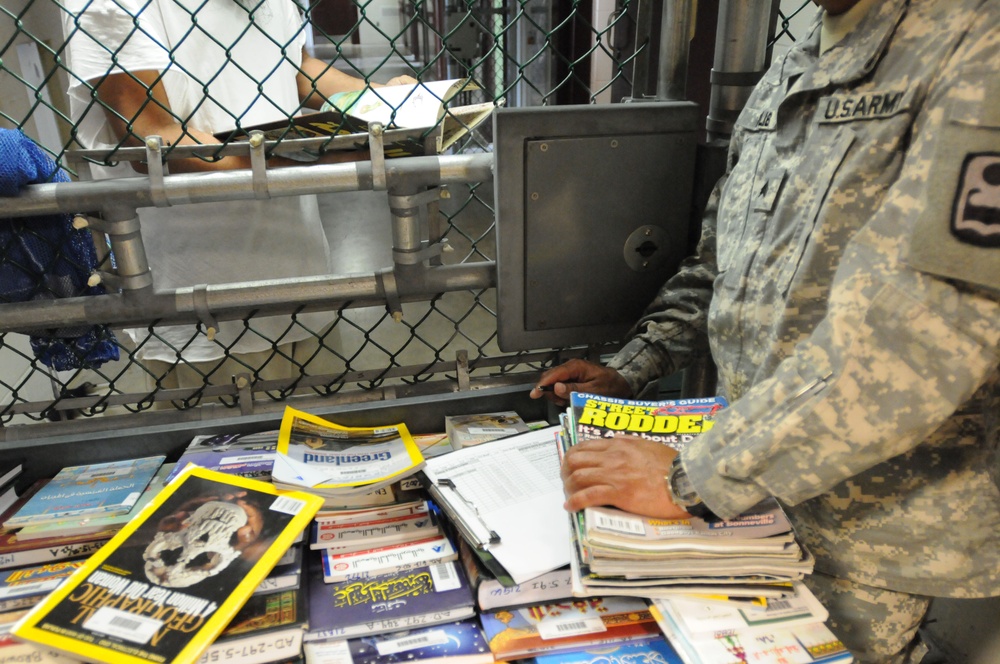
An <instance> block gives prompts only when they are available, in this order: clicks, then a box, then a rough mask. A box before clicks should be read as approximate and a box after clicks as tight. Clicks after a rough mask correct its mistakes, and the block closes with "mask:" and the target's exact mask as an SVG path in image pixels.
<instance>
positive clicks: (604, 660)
mask: <svg viewBox="0 0 1000 664" xmlns="http://www.w3.org/2000/svg"><path fill="white" fill-rule="evenodd" d="M534 664H684V662H683V660H681V658H680V655H678V654H677V651H676V650H674V649H673V647H672V646H671V645H670V644H669V643H667V640H666V639H664V638H663V637H662V636H661V637H656V638H654V639H650V640H649V641H634V642H629V643H613V644H611V645H606V646H596V647H593V648H584V649H583V650H573V651H570V652H565V653H556V654H553V655H538V656H537V657H535V661H534Z"/></svg>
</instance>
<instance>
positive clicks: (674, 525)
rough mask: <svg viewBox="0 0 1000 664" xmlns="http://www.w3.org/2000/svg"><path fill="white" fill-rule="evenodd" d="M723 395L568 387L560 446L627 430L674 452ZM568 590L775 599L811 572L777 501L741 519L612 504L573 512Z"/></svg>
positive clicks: (707, 422) (704, 426) (705, 423)
mask: <svg viewBox="0 0 1000 664" xmlns="http://www.w3.org/2000/svg"><path fill="white" fill-rule="evenodd" d="M725 405H726V402H725V400H724V399H722V398H720V397H715V398H707V399H685V400H679V401H672V400H671V401H636V400H625V399H615V398H612V397H602V396H597V395H593V394H585V393H573V394H572V395H571V400H570V405H569V407H568V408H567V412H566V413H565V415H564V416H563V418H562V420H563V430H562V435H561V436H560V441H561V445H562V448H563V450H564V451H565V450H568V449H569V448H570V447H571V446H573V445H577V444H580V443H581V442H583V441H585V440H589V439H593V438H607V437H612V436H631V437H635V438H637V439H647V440H653V441H655V442H659V443H663V444H665V445H671V446H672V447H675V448H676V449H678V450H680V449H682V448H683V446H684V445H685V444H686V443H688V442H690V441H691V440H693V439H694V438H695V437H696V436H698V435H699V434H700V433H702V432H704V431H707V430H708V429H710V428H711V426H712V418H713V417H714V415H715V413H716V412H718V410H720V409H721V408H723V407H725ZM570 519H571V524H572V526H571V527H572V531H573V537H574V543H575V546H574V547H573V548H574V555H573V557H572V559H571V569H572V573H573V586H574V587H573V593H574V595H577V596H588V595H632V596H640V597H652V598H655V597H670V596H675V595H679V594H700V595H715V596H718V595H724V596H729V597H781V596H783V595H785V594H787V593H788V592H789V591H790V589H791V587H792V583H793V582H794V581H796V580H799V579H801V578H802V577H803V576H805V575H806V574H809V573H810V572H812V568H813V558H812V557H811V556H810V555H809V553H808V551H806V550H805V549H804V548H803V547H802V546H801V545H800V544H799V543H798V541H797V540H796V538H795V533H794V532H793V530H792V526H791V524H790V523H789V521H788V518H787V517H786V515H785V513H784V512H783V511H782V509H781V506H780V505H779V504H778V503H777V501H775V500H773V499H768V500H765V501H764V502H762V503H760V504H759V505H757V506H756V507H754V508H753V509H751V510H748V511H747V512H745V513H744V514H742V515H740V516H739V517H738V518H736V519H733V520H729V521H723V520H714V519H711V518H709V519H701V518H698V517H694V516H692V517H688V518H684V519H657V518H650V517H646V516H641V515H638V514H634V513H631V512H626V511H623V510H620V509H615V508H611V507H588V508H586V509H584V510H581V511H579V512H575V513H573V514H572V515H571V516H570Z"/></svg>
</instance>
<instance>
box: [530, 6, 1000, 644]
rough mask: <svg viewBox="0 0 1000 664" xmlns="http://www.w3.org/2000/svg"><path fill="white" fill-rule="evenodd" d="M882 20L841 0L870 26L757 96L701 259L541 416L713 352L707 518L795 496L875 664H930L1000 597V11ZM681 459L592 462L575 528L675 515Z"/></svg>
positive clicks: (589, 451)
mask: <svg viewBox="0 0 1000 664" xmlns="http://www.w3.org/2000/svg"><path fill="white" fill-rule="evenodd" d="M862 3H863V5H859V3H858V0H840V1H839V2H837V1H836V0H823V1H818V2H817V4H820V5H822V6H824V7H825V8H826V9H827V10H829V11H830V14H835V13H838V12H839V11H840V10H843V9H844V8H845V7H846V8H851V7H855V5H859V6H858V7H855V9H860V10H863V12H864V13H863V17H862V18H861V20H860V23H858V24H857V25H856V26H855V27H854V28H853V29H852V30H850V31H849V32H848V33H847V34H846V35H844V37H843V39H841V41H839V42H838V43H837V44H836V45H835V46H833V47H832V48H831V49H829V50H828V51H825V52H823V53H822V54H821V52H820V35H821V32H822V29H821V23H822V21H817V24H816V25H815V26H814V28H813V29H812V30H811V32H810V34H809V36H807V37H806V38H805V39H804V40H803V41H802V42H800V43H799V44H797V45H796V46H795V47H794V48H793V49H791V50H790V51H789V52H788V53H787V54H786V55H785V56H784V57H783V58H781V59H780V60H778V61H776V62H775V63H774V64H773V66H772V67H771V68H770V70H769V71H768V72H767V74H766V75H765V77H764V78H763V80H762V81H761V82H760V83H759V84H758V85H757V87H756V89H755V91H754V93H753V95H752V96H751V98H750V100H749V101H748V103H747V105H746V107H745V108H744V110H743V112H742V113H741V115H740V117H739V119H738V121H737V124H736V128H735V131H734V135H733V138H732V143H731V146H730V153H729V161H728V167H727V172H726V175H725V176H724V177H723V179H722V180H721V181H720V183H719V185H718V187H717V188H716V190H715V193H714V194H713V197H712V200H711V202H710V205H709V211H708V213H707V215H706V219H705V220H704V227H703V233H702V238H701V242H700V244H699V248H698V252H697V254H696V256H694V257H693V258H691V259H689V260H688V261H686V262H685V264H684V265H683V266H682V268H681V270H680V272H679V273H678V274H677V275H676V276H675V277H673V278H672V279H670V281H668V283H667V284H666V285H665V286H664V288H663V289H662V290H661V292H660V293H659V295H658V296H657V298H656V300H655V301H654V302H653V303H652V305H651V306H650V307H649V309H648V310H647V313H646V314H645V316H644V317H643V318H642V319H641V321H640V322H639V323H638V324H637V327H636V328H635V331H634V335H633V337H632V338H631V340H630V341H629V342H628V343H627V345H626V346H625V347H624V348H623V349H622V350H621V351H620V352H619V353H618V354H617V355H616V356H615V357H614V358H613V359H612V361H611V362H610V364H609V367H600V366H598V365H595V364H591V363H587V362H583V361H580V360H574V361H571V362H569V363H567V364H564V365H561V366H559V367H556V368H554V369H550V370H549V371H547V372H546V373H545V374H543V376H542V378H541V380H540V381H539V386H541V385H551V386H553V387H554V391H552V392H545V393H543V392H542V391H541V390H539V389H537V388H536V389H535V390H533V391H532V396H533V397H535V398H538V397H542V396H543V395H544V396H546V397H548V398H550V399H553V400H554V401H556V402H557V403H560V404H563V403H565V400H566V397H567V396H568V394H569V391H570V390H578V391H585V392H598V393H603V394H608V395H613V396H626V397H627V396H632V395H638V394H639V393H640V392H641V391H642V390H643V389H644V387H645V386H646V385H647V384H648V383H649V382H650V381H652V380H654V379H656V378H658V377H660V376H665V375H669V374H672V373H673V372H675V371H677V370H679V369H681V368H683V367H684V366H686V365H688V364H689V363H690V362H691V361H692V360H694V359H697V358H702V357H704V356H705V354H706V353H709V352H710V353H711V356H712V358H713V359H714V362H715V364H716V366H717V368H718V372H719V377H720V381H719V382H720V392H721V393H722V394H723V395H725V396H726V397H728V398H729V400H730V401H731V406H730V407H729V408H728V409H726V410H724V411H722V412H721V413H720V414H719V415H718V417H717V420H716V423H715V426H714V428H713V429H712V430H711V431H710V432H708V433H706V434H704V435H702V436H701V437H699V438H698V439H697V440H696V442H694V443H692V444H690V445H689V446H688V447H687V448H685V450H684V452H683V457H682V459H681V461H680V462H679V463H680V466H681V471H682V472H683V473H686V474H687V477H688V479H689V480H690V485H691V486H692V487H693V489H694V490H695V491H696V493H697V496H698V498H700V500H701V501H703V504H704V505H705V506H707V507H708V508H710V509H711V510H712V511H713V512H715V513H716V514H717V515H719V516H721V517H733V516H736V515H737V514H739V513H740V512H742V511H744V510H746V509H747V508H749V507H751V506H753V505H754V504H755V503H757V502H758V501H760V500H761V499H763V498H765V497H767V496H775V497H777V498H778V499H780V500H781V501H782V502H783V503H784V504H785V505H786V506H787V508H788V511H789V514H790V516H791V517H792V519H793V521H794V523H795V525H796V528H797V532H798V534H799V536H800V537H801V538H802V539H803V541H804V542H805V543H806V544H807V546H808V547H809V548H810V549H811V551H812V552H813V554H815V556H816V573H815V574H814V575H812V576H811V577H810V579H809V582H810V585H811V587H813V588H814V589H816V591H817V593H818V594H819V595H820V597H821V599H822V600H823V601H824V602H825V603H826V604H827V606H828V608H829V609H830V611H831V620H830V626H831V628H833V630H834V632H835V633H836V634H837V635H838V636H839V637H840V638H841V639H842V640H843V641H844V642H845V643H846V644H847V645H848V647H849V648H851V649H852V651H853V652H854V653H855V655H856V656H857V658H858V660H859V661H862V662H905V661H919V657H920V655H921V654H922V652H923V650H922V646H921V645H920V644H919V643H918V640H917V639H916V638H915V636H916V631H917V627H918V626H919V623H920V621H921V619H922V617H923V616H924V615H925V613H926V611H927V609H928V606H929V601H930V599H929V598H930V597H932V596H942V597H983V596H995V595H1000V487H998V483H997V467H998V466H997V464H998V452H997V449H996V448H997V439H998V432H997V429H996V427H997V419H998V416H997V409H998V407H1000V399H998V396H997V395H998V394H1000V378H998V373H1000V370H998V367H1000V360H998V354H1000V75H998V74H997V66H998V63H1000V1H998V0H909V2H907V1H906V0H881V1H875V2H870V1H868V2H865V0H862ZM822 19H823V20H830V17H829V16H823V17H822ZM639 442H641V441H639ZM674 456H675V452H673V450H671V449H670V448H668V447H667V446H663V445H656V444H648V445H645V444H643V445H637V441H632V442H628V443H626V442H625V441H591V442H588V443H586V444H585V445H583V446H580V447H578V448H574V450H573V451H571V452H570V454H569V455H568V456H567V459H566V461H565V463H564V466H563V477H564V482H565V487H566V493H567V497H568V501H567V507H568V508H569V509H580V508H582V507H585V506H588V505H598V504H613V505H617V506H619V507H622V508H624V509H631V510H633V511H637V512H645V513H647V514H649V513H652V514H657V515H660V516H673V515H676V514H677V513H678V512H681V511H682V510H681V509H680V508H679V507H677V506H676V504H675V503H674V502H673V501H672V500H671V497H672V494H671V493H670V492H669V491H668V489H667V487H666V486H665V483H664V480H663V478H664V475H665V474H666V473H668V471H669V469H670V467H671V465H672V463H673V460H674Z"/></svg>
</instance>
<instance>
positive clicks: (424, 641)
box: [306, 618, 493, 664]
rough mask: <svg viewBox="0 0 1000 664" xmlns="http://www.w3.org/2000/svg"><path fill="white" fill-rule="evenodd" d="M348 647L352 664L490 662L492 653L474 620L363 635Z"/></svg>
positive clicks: (463, 663) (348, 643)
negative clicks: (376, 634)
mask: <svg viewBox="0 0 1000 664" xmlns="http://www.w3.org/2000/svg"><path fill="white" fill-rule="evenodd" d="M306 645H307V646H319V645H320V644H318V643H317V644H306ZM347 647H348V650H349V651H350V657H351V662H352V663H353V664H410V663H411V662H412V663H413V664H492V663H493V653H491V652H490V647H489V646H488V645H487V643H486V638H485V637H484V636H483V630H482V628H481V627H480V626H479V621H478V620H476V619H475V618H468V619H466V620H459V621H457V622H452V623H445V624H443V625H435V626H433V627H423V628H419V629H409V630H403V631H401V632H393V633H392V634H382V635H378V636H363V637H359V638H355V639H351V640H350V641H348V642H347ZM308 654H309V652H308V651H307V656H308Z"/></svg>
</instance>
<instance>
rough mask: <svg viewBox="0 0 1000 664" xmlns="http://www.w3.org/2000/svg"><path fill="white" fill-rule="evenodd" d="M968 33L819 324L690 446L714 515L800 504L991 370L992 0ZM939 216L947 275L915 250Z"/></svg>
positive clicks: (999, 348)
mask: <svg viewBox="0 0 1000 664" xmlns="http://www.w3.org/2000/svg"><path fill="white" fill-rule="evenodd" d="M995 6H996V5H993V7H994V8H995ZM991 11H993V10H991ZM974 30H976V31H977V32H976V33H974V34H970V35H968V36H967V38H966V39H965V40H964V42H963V43H962V45H961V47H960V48H959V49H957V50H956V52H954V53H953V54H952V56H951V57H950V59H949V61H948V62H946V63H943V66H940V67H936V70H937V71H938V72H939V73H938V74H937V77H936V79H935V80H934V81H933V82H932V84H931V86H930V88H929V91H928V96H927V99H926V102H925V104H924V107H923V108H922V109H921V110H920V112H919V113H918V115H917V117H916V118H915V121H914V126H913V134H912V135H913V140H912V142H911V144H910V148H909V149H908V150H907V154H906V156H905V160H904V164H903V168H902V171H901V173H900V177H899V178H898V180H897V182H896V183H895V184H894V185H893V186H892V187H891V188H890V190H889V191H888V192H887V194H886V196H885V198H884V199H883V202H882V205H881V206H880V207H879V209H878V211H877V212H876V213H875V214H874V215H873V216H872V218H871V219H870V220H869V221H868V222H867V223H866V224H865V225H864V226H863V227H862V228H861V230H860V231H859V232H858V233H857V234H856V235H855V236H854V237H853V238H852V240H851V241H850V242H849V243H848V245H847V246H846V247H845V248H844V254H843V258H842V260H841V262H840V265H839V268H838V270H837V273H836V275H835V277H834V281H833V283H832V285H831V291H830V300H829V306H828V310H827V311H828V313H827V315H826V317H825V318H824V320H823V321H822V322H821V323H820V324H819V325H818V326H817V328H816V329H815V330H814V331H813V333H812V335H811V336H810V337H809V338H808V339H806V340H805V341H804V342H802V343H801V344H799V345H798V346H797V347H796V349H795V352H794V353H793V354H792V355H791V356H789V357H788V358H787V359H786V360H785V361H783V362H782V363H781V364H780V365H779V366H778V368H777V370H776V372H775V374H774V375H773V376H772V377H770V378H769V379H767V380H766V381H762V382H760V383H758V384H757V385H756V386H754V388H753V389H751V390H750V391H749V392H747V394H746V395H744V396H743V397H742V398H741V399H739V400H737V401H736V402H735V403H733V404H732V406H730V408H729V409H727V410H726V411H724V412H722V413H720V415H719V417H718V419H717V421H716V424H715V426H714V427H713V429H712V431H711V432H709V433H707V434H705V435H703V436H701V437H699V438H698V439H697V440H696V441H695V442H694V443H692V444H691V445H690V446H689V447H688V448H687V449H686V450H685V452H684V465H685V467H686V469H687V472H688V475H689V477H690V479H691V481H692V482H693V484H694V485H695V487H696V488H697V489H698V491H699V494H700V495H701V496H702V498H703V499H704V500H705V502H706V504H708V505H709V506H710V507H711V508H712V509H713V510H714V511H715V512H716V513H717V514H719V515H720V516H723V517H732V516H735V515H736V514H738V513H740V512H741V511H743V510H745V509H747V508H749V507H751V506H752V505H753V504H755V503H756V502H758V501H759V500H760V499H762V498H764V497H766V496H768V495H773V496H776V497H778V498H780V499H781V500H783V501H786V502H787V503H789V504H797V503H799V502H801V501H804V500H807V499H809V498H812V497H814V496H817V495H819V494H821V493H824V492H826V491H827V490H829V489H830V488H832V487H833V486H835V485H837V484H839V483H840V482H842V481H844V480H845V479H847V478H850V477H853V476H855V475H857V474H858V473H861V472H862V471H865V470H866V469H869V468H871V467H872V466H875V465H876V464H879V463H881V462H883V461H885V460H887V459H890V458H892V457H894V456H897V455H899V454H901V453H904V452H906V451H907V450H909V449H911V448H913V447H915V446H916V445H918V444H919V443H920V442H921V441H922V440H924V439H925V438H926V437H927V436H928V435H929V434H930V433H932V432H933V431H934V430H935V429H937V428H938V427H940V426H941V425H942V424H943V423H944V422H945V421H946V420H947V419H948V418H949V416H951V415H952V414H953V413H954V411H955V410H956V409H957V408H959V407H960V406H961V405H962V404H963V403H964V402H966V401H967V400H969V399H970V397H971V395H972V394H973V393H974V392H975V391H976V389H977V388H978V387H979V386H980V385H981V384H983V383H984V382H986V381H987V380H988V379H989V378H990V376H991V375H993V374H994V373H995V372H996V371H997V368H998V365H1000V360H998V356H1000V290H998V287H1000V279H998V277H997V270H998V269H1000V243H998V242H996V239H997V235H996V229H997V228H998V226H997V225H996V224H998V223H1000V219H998V216H997V215H998V212H1000V165H998V164H1000V122H997V119H998V117H997V101H996V100H997V99H1000V85H998V77H997V76H996V73H995V63H996V62H1000V27H998V21H997V20H996V12H995V11H994V14H993V16H992V18H990V17H984V18H983V20H982V21H980V22H979V23H978V24H977V27H976V28H974ZM991 69H992V71H993V73H992V74H987V73H986V72H988V71H990V70H991ZM956 146H961V147H959V148H956ZM991 169H992V170H991ZM970 182H971V183H972V184H969V183H970ZM963 206H964V207H963ZM962 210H965V211H964V212H963V211H962ZM970 210H971V211H970ZM966 221H972V222H975V223H971V224H966V225H965V231H966V232H965V234H964V236H963V235H962V234H960V233H959V232H958V231H956V230H955V229H956V227H957V226H962V222H966ZM991 224H992V227H991ZM941 228H944V229H946V235H948V236H949V237H951V238H957V240H956V241H955V242H953V243H951V244H950V245H949V247H948V251H950V252H951V254H950V260H949V261H947V263H948V265H947V268H948V269H947V271H944V270H943V269H940V266H938V267H935V266H934V265H931V264H929V263H928V261H926V260H925V259H923V258H920V257H919V256H914V255H912V252H911V247H913V246H915V245H918V244H919V243H920V242H922V241H923V239H924V234H926V233H928V232H931V231H937V230H940V229H941ZM949 228H951V230H947V229H949Z"/></svg>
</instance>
